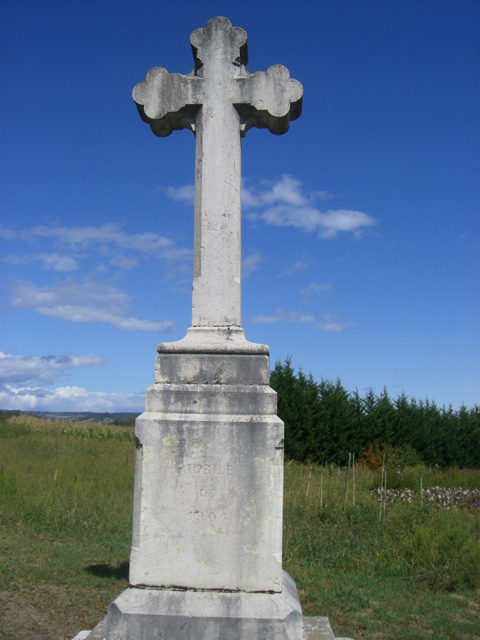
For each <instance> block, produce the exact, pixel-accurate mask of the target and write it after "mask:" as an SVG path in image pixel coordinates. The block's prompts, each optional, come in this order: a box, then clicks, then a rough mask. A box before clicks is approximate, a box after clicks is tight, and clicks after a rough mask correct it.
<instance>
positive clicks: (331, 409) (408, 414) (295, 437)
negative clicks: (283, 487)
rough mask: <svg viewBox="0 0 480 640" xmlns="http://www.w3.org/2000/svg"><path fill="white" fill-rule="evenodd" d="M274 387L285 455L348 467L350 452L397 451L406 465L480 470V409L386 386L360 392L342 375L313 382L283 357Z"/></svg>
mask: <svg viewBox="0 0 480 640" xmlns="http://www.w3.org/2000/svg"><path fill="white" fill-rule="evenodd" d="M270 385H271V386H272V388H273V389H274V390H275V391H276V392H277V394H278V415H279V417H280V418H281V419H282V420H283V421H284V423H285V457H286V458H287V459H291V460H298V461H301V462H311V463H317V464H321V463H322V462H329V463H339V464H345V462H346V461H347V460H348V453H347V452H349V451H351V452H356V453H357V454H361V453H362V451H363V452H365V451H368V450H370V451H371V450H372V447H374V448H377V450H378V448H380V450H382V451H388V450H390V451H395V450H397V451H399V452H402V453H403V455H404V458H405V459H404V463H406V464H415V463H418V462H423V463H425V464H427V465H438V466H440V467H451V466H452V467H453V466H457V467H464V468H478V467H480V407H479V406H475V407H473V408H472V409H467V408H466V407H463V406H462V407H461V408H460V409H458V410H453V409H452V407H451V406H450V407H448V408H446V407H441V408H440V407H438V406H437V405H436V404H435V403H434V402H429V401H428V400H427V401H425V402H423V401H419V402H417V401H416V400H414V399H409V398H408V397H407V396H405V395H404V394H402V395H400V396H399V397H398V398H397V399H396V400H392V399H391V398H390V397H389V395H388V393H387V390H386V389H384V391H383V393H381V394H380V395H378V396H377V395H375V393H373V391H371V390H370V391H368V392H367V393H366V395H365V396H363V397H361V396H360V395H359V393H358V392H357V391H355V392H349V391H347V390H346V389H345V388H344V387H343V386H342V384H341V382H340V380H337V381H336V382H331V381H329V380H322V381H321V382H315V380H314V379H313V377H312V375H311V374H310V375H309V376H306V375H305V374H304V373H303V372H302V371H301V370H299V371H298V373H295V371H294V369H293V367H292V366H291V360H290V359H289V358H287V359H286V360H285V362H284V363H283V364H282V363H281V362H277V363H276V365H275V368H274V369H273V371H272V372H271V374H270Z"/></svg>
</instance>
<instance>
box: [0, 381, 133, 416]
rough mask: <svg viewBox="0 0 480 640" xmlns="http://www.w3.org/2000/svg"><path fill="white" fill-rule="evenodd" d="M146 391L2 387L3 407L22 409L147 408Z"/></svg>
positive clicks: (104, 409) (89, 409) (0, 390)
mask: <svg viewBox="0 0 480 640" xmlns="http://www.w3.org/2000/svg"><path fill="white" fill-rule="evenodd" d="M144 406H145V394H144V393H104V392H102V391H87V390H86V389H83V388H82V387H75V386H72V387H58V388H56V389H45V388H43V387H21V388H13V387H12V386H10V385H3V386H2V387H1V388H0V407H1V408H2V409H16V410H21V411H29V410H30V411H33V410H36V411H93V412H110V413H114V412H117V411H138V412H141V411H143V410H144Z"/></svg>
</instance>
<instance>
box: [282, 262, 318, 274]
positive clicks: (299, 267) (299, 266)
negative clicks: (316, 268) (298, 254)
mask: <svg viewBox="0 0 480 640" xmlns="http://www.w3.org/2000/svg"><path fill="white" fill-rule="evenodd" d="M309 264H310V263H309V262H302V261H299V262H295V263H294V264H292V266H291V267H288V269H285V270H284V271H282V272H281V273H279V274H278V277H279V278H285V277H288V276H292V275H293V274H294V273H295V272H296V271H301V270H303V269H306V268H307V267H308V265H309Z"/></svg>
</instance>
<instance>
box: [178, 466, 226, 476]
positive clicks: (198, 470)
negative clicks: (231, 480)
mask: <svg viewBox="0 0 480 640" xmlns="http://www.w3.org/2000/svg"><path fill="white" fill-rule="evenodd" d="M182 472H183V473H184V474H185V475H194V476H197V475H204V476H210V475H211V476H233V465H231V464H195V463H187V464H184V465H183V467H182Z"/></svg>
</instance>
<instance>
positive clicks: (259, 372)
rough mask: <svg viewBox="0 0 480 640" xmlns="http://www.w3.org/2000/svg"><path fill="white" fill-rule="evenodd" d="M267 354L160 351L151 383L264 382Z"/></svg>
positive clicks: (266, 375)
mask: <svg viewBox="0 0 480 640" xmlns="http://www.w3.org/2000/svg"><path fill="white" fill-rule="evenodd" d="M269 380H270V368H269V358H268V355H264V356H261V355H260V356H251V355H237V354H216V353H213V354H210V353H162V354H160V355H158V356H157V360H156V364H155V382H159V383H166V384H173V383H177V384H178V383H183V384H237V385H238V384H243V385H252V384H256V385H258V384H263V385H265V384H268V383H269Z"/></svg>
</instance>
